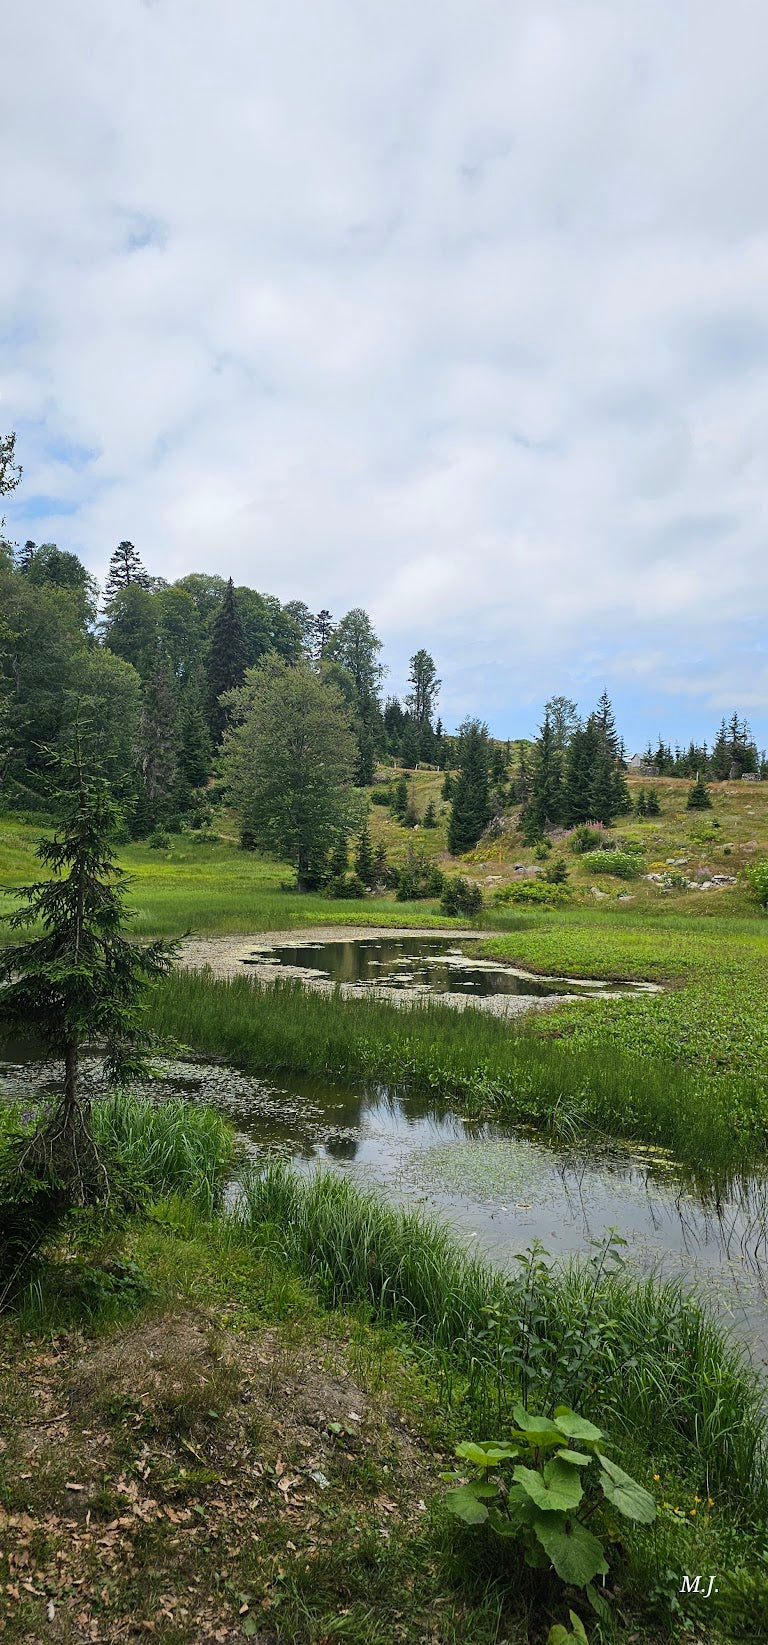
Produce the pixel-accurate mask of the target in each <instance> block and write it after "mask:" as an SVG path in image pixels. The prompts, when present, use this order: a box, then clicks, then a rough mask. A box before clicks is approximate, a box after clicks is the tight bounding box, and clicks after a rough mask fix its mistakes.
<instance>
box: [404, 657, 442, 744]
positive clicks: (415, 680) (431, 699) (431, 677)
mask: <svg viewBox="0 0 768 1645" xmlns="http://www.w3.org/2000/svg"><path fill="white" fill-rule="evenodd" d="M408 684H409V686H410V690H409V691H408V693H407V695H406V698H405V701H406V706H407V707H408V709H409V710H410V713H411V715H412V718H413V723H414V725H415V726H416V729H417V731H418V732H419V733H420V732H421V731H422V730H423V728H424V727H425V726H431V724H432V715H433V713H434V710H435V704H436V702H437V698H438V695H439V692H440V686H441V684H442V681H441V680H439V679H438V677H437V669H436V668H435V662H434V658H433V657H430V654H429V652H428V651H425V650H424V649H423V647H422V649H421V650H420V651H416V652H415V653H414V655H413V656H412V658H411V663H410V672H409V674H408Z"/></svg>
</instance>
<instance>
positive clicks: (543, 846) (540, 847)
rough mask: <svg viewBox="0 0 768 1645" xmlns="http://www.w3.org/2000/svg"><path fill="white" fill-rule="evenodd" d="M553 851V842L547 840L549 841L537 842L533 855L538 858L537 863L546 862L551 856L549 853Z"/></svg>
mask: <svg viewBox="0 0 768 1645" xmlns="http://www.w3.org/2000/svg"><path fill="white" fill-rule="evenodd" d="M551 850H552V841H551V840H547V839H543V840H537V841H536V844H535V846H534V848H533V855H534V857H535V858H536V861H537V862H546V860H547V857H548V856H549V853H550V851H551Z"/></svg>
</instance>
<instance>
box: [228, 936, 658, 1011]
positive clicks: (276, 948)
mask: <svg viewBox="0 0 768 1645" xmlns="http://www.w3.org/2000/svg"><path fill="white" fill-rule="evenodd" d="M478 940H479V939H478V938H464V939H462V940H461V941H460V942H459V941H456V940H453V939H452V938H451V937H450V936H448V937H446V936H445V935H442V936H438V937H401V936H400V937H396V936H386V937H382V936H379V935H377V936H366V937H353V938H330V939H329V938H318V939H317V940H307V938H306V937H304V938H302V937H297V938H295V939H294V940H293V941H291V942H279V943H274V942H270V940H269V938H265V939H264V941H263V942H260V943H259V945H258V946H255V945H254V947H253V948H252V950H251V952H250V954H248V955H247V956H246V957H245V958H244V959H243V964H245V965H251V966H257V967H258V968H259V970H260V971H261V972H263V971H264V969H265V968H269V969H271V970H279V969H282V970H285V971H286V972H287V973H288V974H302V975H305V976H306V974H307V973H309V978H308V980H310V981H311V980H321V979H322V980H323V981H325V982H329V983H340V984H342V985H344V986H347V987H354V988H355V989H358V990H361V991H362V990H365V989H368V990H374V989H376V990H378V989H386V990H389V989H397V990H400V991H402V992H403V993H419V994H424V993H427V994H463V995H465V996H466V995H476V996H477V997H478V998H479V999H489V998H490V997H491V996H494V995H521V996H526V995H527V996H530V997H531V998H536V999H553V998H558V997H559V998H562V996H563V995H564V994H569V995H577V996H582V997H587V998H595V997H600V995H604V994H606V993H609V994H615V993H620V992H623V993H643V992H647V991H649V989H653V986H654V985H653V984H648V983H626V982H625V983H616V982H611V983H608V982H605V981H600V980H599V979H594V978H583V977H580V978H578V979H576V978H572V977H539V976H535V975H534V974H533V973H531V972H528V971H521V970H519V969H518V968H516V967H514V966H509V965H505V964H504V963H503V962H502V961H501V960H495V959H485V958H483V957H482V956H481V955H478V954H476V953H474V952H473V943H476V942H477V941H478Z"/></svg>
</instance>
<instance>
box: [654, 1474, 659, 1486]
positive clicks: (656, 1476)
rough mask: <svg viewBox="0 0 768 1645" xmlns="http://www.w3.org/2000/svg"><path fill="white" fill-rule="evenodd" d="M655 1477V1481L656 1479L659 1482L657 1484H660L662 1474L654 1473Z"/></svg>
mask: <svg viewBox="0 0 768 1645" xmlns="http://www.w3.org/2000/svg"><path fill="white" fill-rule="evenodd" d="M653 1477H654V1479H655V1481H656V1484H657V1485H660V1484H661V1474H654V1476H653Z"/></svg>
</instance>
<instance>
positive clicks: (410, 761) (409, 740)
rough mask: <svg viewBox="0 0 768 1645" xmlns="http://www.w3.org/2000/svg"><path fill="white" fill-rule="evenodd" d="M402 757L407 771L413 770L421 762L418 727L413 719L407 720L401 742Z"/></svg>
mask: <svg viewBox="0 0 768 1645" xmlns="http://www.w3.org/2000/svg"><path fill="white" fill-rule="evenodd" d="M400 759H401V761H402V764H403V765H404V766H405V768H406V770H407V771H413V769H414V767H415V766H417V765H418V763H419V740H418V737H417V735H416V729H415V727H414V726H413V724H412V723H411V721H410V720H409V721H407V722H406V726H405V730H404V731H403V736H402V741H401V743H400Z"/></svg>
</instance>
